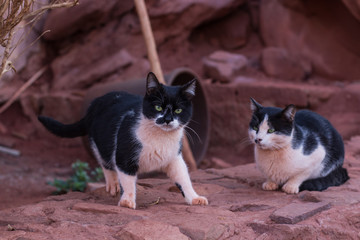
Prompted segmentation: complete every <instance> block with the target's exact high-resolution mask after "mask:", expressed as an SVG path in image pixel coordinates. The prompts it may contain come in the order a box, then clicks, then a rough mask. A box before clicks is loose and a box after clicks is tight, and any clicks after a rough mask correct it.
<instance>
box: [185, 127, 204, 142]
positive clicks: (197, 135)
mask: <svg viewBox="0 0 360 240" xmlns="http://www.w3.org/2000/svg"><path fill="white" fill-rule="evenodd" d="M185 129H189V130H191V132H193V133H194V134H195V135H196V137H197V138H198V140H199V142H200V143H202V141H201V138H200V136H199V134H198V133H197V132H196V131H195V130H194V129H192V128H191V127H189V126H185Z"/></svg>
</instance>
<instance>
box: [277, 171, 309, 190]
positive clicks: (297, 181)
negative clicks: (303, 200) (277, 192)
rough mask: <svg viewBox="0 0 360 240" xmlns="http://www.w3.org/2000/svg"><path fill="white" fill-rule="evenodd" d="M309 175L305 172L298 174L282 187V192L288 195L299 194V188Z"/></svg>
mask: <svg viewBox="0 0 360 240" xmlns="http://www.w3.org/2000/svg"><path fill="white" fill-rule="evenodd" d="M309 175H310V174H309V173H307V172H304V173H301V174H298V175H296V176H293V177H292V178H290V179H289V180H288V181H287V182H286V183H285V184H284V186H283V187H282V190H283V191H284V192H286V193H288V194H297V193H299V187H300V185H301V183H302V182H303V181H305V180H306V179H307V178H308V176H309Z"/></svg>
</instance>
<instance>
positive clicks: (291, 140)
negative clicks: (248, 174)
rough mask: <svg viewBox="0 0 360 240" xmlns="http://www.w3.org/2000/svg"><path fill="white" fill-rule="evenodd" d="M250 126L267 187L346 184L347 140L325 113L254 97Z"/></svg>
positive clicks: (293, 190) (310, 187)
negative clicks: (265, 103) (278, 105)
mask: <svg viewBox="0 0 360 240" xmlns="http://www.w3.org/2000/svg"><path fill="white" fill-rule="evenodd" d="M251 110H252V112H253V115H252V119H251V121H250V127H249V137H250V140H251V141H252V142H253V143H254V144H255V161H256V163H257V166H258V167H259V169H260V170H261V172H262V173H263V174H264V175H265V176H266V178H267V180H266V182H264V183H263V185H262V188H263V189H264V190H276V189H278V188H279V187H281V188H282V190H283V191H284V192H286V193H290V194H295V193H298V192H299V191H302V190H309V191H322V190H325V189H327V188H328V187H330V186H339V185H341V184H343V183H345V182H346V181H347V180H348V179H349V176H348V174H347V170H346V169H345V168H343V167H342V165H343V162H344V143H343V140H342V138H341V136H340V134H339V133H338V132H337V131H336V130H335V128H334V127H333V126H332V125H331V124H330V122H329V121H328V120H326V119H325V118H323V117H322V116H320V115H318V114H316V113H314V112H311V111H308V110H300V111H297V112H296V110H295V106H294V105H288V106H287V107H286V108H284V109H281V108H275V107H263V106H262V105H260V104H259V103H257V102H256V101H255V100H254V99H252V98H251Z"/></svg>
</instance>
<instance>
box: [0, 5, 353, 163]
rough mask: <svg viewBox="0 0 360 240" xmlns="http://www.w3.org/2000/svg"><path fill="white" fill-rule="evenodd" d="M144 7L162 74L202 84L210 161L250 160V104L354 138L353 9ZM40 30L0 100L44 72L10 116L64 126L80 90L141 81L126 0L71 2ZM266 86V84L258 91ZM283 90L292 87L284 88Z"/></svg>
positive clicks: (138, 46)
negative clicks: (316, 115)
mask: <svg viewBox="0 0 360 240" xmlns="http://www.w3.org/2000/svg"><path fill="white" fill-rule="evenodd" d="M146 4H147V7H148V11H149V15H150V18H151V23H152V27H153V31H154V36H155V39H156V44H157V47H158V52H159V56H160V61H161V64H162V68H163V70H164V72H170V71H171V70H173V69H175V68H177V67H183V66H186V67H189V68H191V69H192V70H194V71H195V72H197V73H198V74H199V75H200V76H201V78H202V81H204V80H205V79H208V78H210V79H211V80H209V81H207V82H206V84H205V85H206V86H205V89H206V91H207V93H208V97H209V108H210V112H211V120H212V125H211V139H210V146H209V155H210V156H218V157H222V158H224V159H233V160H228V161H230V162H232V163H242V162H246V161H251V160H249V159H251V158H250V157H251V156H252V153H251V147H249V146H248V145H247V143H246V136H247V121H248V120H249V118H250V116H249V114H250V112H249V109H248V98H249V97H250V96H253V97H256V98H257V99H259V101H261V102H263V103H264V104H270V105H277V106H283V105H285V104H289V103H294V104H296V105H297V106H298V107H299V108H305V107H306V108H310V109H313V110H316V111H319V112H320V113H322V114H324V115H325V116H326V117H328V118H330V120H331V121H333V122H334V124H335V126H336V127H338V128H340V132H341V133H342V134H343V136H344V137H345V138H349V137H350V136H352V135H354V134H357V133H359V132H358V129H357V128H356V126H357V125H358V124H359V120H356V119H359V111H358V109H357V106H358V103H359V94H358V91H357V90H356V89H358V85H356V84H355V85H349V84H351V82H352V81H353V80H356V79H359V78H360V68H359V67H358V66H359V64H360V57H359V56H360V41H359V40H360V31H359V30H360V20H359V16H360V14H359V4H358V3H357V2H353V1H347V0H343V1H326V0H318V1H305V0H292V1H287V0H266V1H259V0H248V1H245V0H242V1H238V0H226V1H217V0H207V1H204V0H191V1H190V0H189V1H182V0H174V1H166V0H149V1H146ZM42 29H43V31H45V30H51V32H50V33H47V34H45V35H44V37H42V40H41V42H39V43H38V44H39V45H40V47H39V46H38V49H37V52H35V53H33V54H32V55H31V56H30V57H29V58H28V59H27V60H28V64H27V65H26V67H25V68H24V69H21V70H20V71H19V74H18V75H16V76H15V77H14V79H13V81H12V82H6V83H3V84H2V85H1V87H0V101H5V100H6V99H8V98H9V96H10V95H11V94H9V93H11V92H13V91H15V89H16V88H17V87H18V86H20V85H21V84H22V83H23V82H24V81H25V80H26V79H28V78H29V77H30V76H32V75H33V74H34V73H35V72H36V71H37V70H38V69H40V68H41V66H43V65H48V66H49V69H48V71H47V72H46V74H45V75H44V76H43V77H42V78H41V79H39V80H38V82H37V83H36V84H34V85H33V87H32V88H31V89H30V90H28V91H27V92H26V93H25V94H24V95H23V97H22V98H21V101H20V103H21V104H22V107H23V109H24V110H23V113H19V114H23V115H26V116H27V118H28V119H29V121H31V122H32V123H33V124H34V125H35V126H37V123H36V115H37V114H40V113H42V114H48V115H51V116H53V117H57V118H58V119H60V120H65V121H73V120H75V119H77V118H78V115H79V109H81V108H82V106H80V105H81V101H80V100H79V99H81V98H82V96H84V94H85V93H86V90H87V89H88V88H90V87H92V86H94V85H96V84H98V83H106V82H114V81H125V80H129V79H139V78H143V77H144V76H145V75H146V74H147V72H148V71H149V70H150V64H149V62H148V60H147V52H146V48H145V44H144V40H143V36H142V33H141V28H140V24H139V20H138V17H137V15H136V11H135V9H134V4H133V1H131V0H122V1H116V0H109V1H98V0H80V4H79V5H78V6H76V7H73V8H68V9H57V10H53V11H51V12H50V13H49V14H48V15H47V17H46V19H45V20H44V24H43V26H42ZM216 50H226V51H228V52H230V53H233V54H238V56H240V57H236V56H235V58H233V59H242V60H241V64H240V65H239V63H238V62H234V61H235V60H231V59H229V58H228V59H227V60H226V59H225V60H224V59H223V60H221V61H224V62H225V63H221V64H220V65H219V64H218V63H217V64H213V63H209V62H208V61H206V60H204V61H203V59H204V58H205V57H207V56H209V55H210V54H211V53H213V52H214V51H216ZM209 58H211V57H209ZM244 59H245V60H244ZM210 60H211V59H210ZM213 60H214V59H213ZM216 61H218V60H216V59H215V62H216ZM236 61H237V60H236ZM209 66H210V68H209ZM214 69H215V70H214ZM210 82H217V84H211V83H210ZM219 82H222V84H220V83H219ZM229 82H232V83H229ZM269 82H270V83H276V84H275V85H271V86H268V85H267V83H269ZM286 82H294V83H295V82H296V84H298V85H295V86H293V87H288V85H287V84H286ZM339 82H342V83H341V84H339ZM323 85H327V87H328V88H326V87H325V88H323V87H322V86H323ZM348 85H349V86H348ZM244 89H246V90H244ZM329 89H330V90H329ZM51 96H56V97H51ZM29 99H31V100H29ZM48 99H52V103H51V104H49V103H48ZM54 101H55V102H54ZM56 101H58V102H56ZM56 106H61V108H57V107H56ZM3 116H4V117H6V116H7V115H6V113H5V114H4V115H3ZM9 116H10V115H9ZM224 119H227V121H228V123H229V124H225V123H224ZM10 122H11V121H7V124H9V123H10ZM242 159H243V160H242Z"/></svg>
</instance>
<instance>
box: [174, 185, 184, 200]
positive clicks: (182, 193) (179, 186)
mask: <svg viewBox="0 0 360 240" xmlns="http://www.w3.org/2000/svg"><path fill="white" fill-rule="evenodd" d="M175 185H176V186H177V187H178V189H179V190H180V192H181V195H182V196H183V197H185V194H184V192H183V190H182V187H181V185H180V184H178V183H175Z"/></svg>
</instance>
